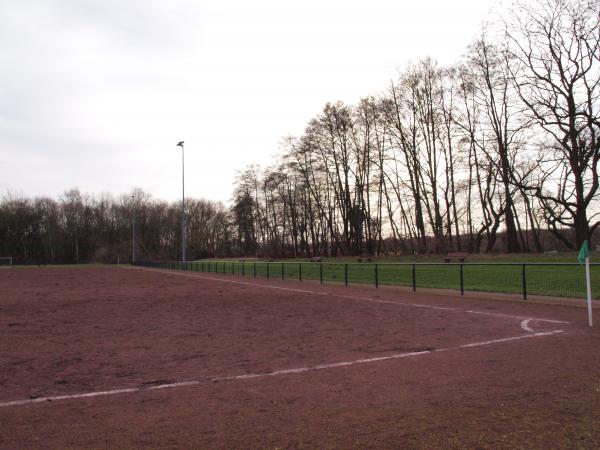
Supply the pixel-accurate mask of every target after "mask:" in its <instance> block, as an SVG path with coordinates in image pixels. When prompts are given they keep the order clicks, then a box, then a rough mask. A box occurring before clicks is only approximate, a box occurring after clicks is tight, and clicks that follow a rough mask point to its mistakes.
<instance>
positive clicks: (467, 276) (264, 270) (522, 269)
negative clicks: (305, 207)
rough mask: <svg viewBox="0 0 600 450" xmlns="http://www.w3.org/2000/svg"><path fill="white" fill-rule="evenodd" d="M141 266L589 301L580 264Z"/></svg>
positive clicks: (595, 283) (595, 286) (595, 274)
mask: <svg viewBox="0 0 600 450" xmlns="http://www.w3.org/2000/svg"><path fill="white" fill-rule="evenodd" d="M135 265H138V266H144V267H156V268H163V269H171V270H185V271H192V272H206V273H217V274H227V275H238V276H240V277H252V278H256V277H266V278H279V279H282V280H285V279H294V280H299V281H302V280H318V281H320V282H321V283H324V282H337V283H344V284H345V285H348V284H371V285H374V286H375V287H379V286H380V285H389V286H407V287H410V288H412V290H413V291H415V292H416V291H417V289H418V288H438V289H452V290H456V291H458V292H460V293H461V294H464V293H465V291H479V292H498V293H507V294H517V295H520V296H521V297H522V298H523V299H524V300H526V299H527V298H528V296H530V295H539V296H554V297H568V298H581V299H583V298H585V297H586V284H585V283H586V281H585V267H584V266H581V265H579V264H577V263H347V262H263V261H256V262H254V261H191V262H174V261H163V262H153V261H152V262H149V261H145V262H136V263H135ZM590 271H591V280H592V283H591V284H592V297H593V298H594V299H600V264H591V267H590Z"/></svg>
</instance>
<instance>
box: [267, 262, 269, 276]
mask: <svg viewBox="0 0 600 450" xmlns="http://www.w3.org/2000/svg"><path fill="white" fill-rule="evenodd" d="M267 278H269V263H267Z"/></svg>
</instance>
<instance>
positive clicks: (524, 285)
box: [521, 264, 527, 300]
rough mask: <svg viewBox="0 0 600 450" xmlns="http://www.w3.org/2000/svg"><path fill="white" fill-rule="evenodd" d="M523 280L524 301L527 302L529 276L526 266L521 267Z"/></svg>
mask: <svg viewBox="0 0 600 450" xmlns="http://www.w3.org/2000/svg"><path fill="white" fill-rule="evenodd" d="M521 278H522V279H523V300H527V275H526V274H525V264H523V265H522V266H521Z"/></svg>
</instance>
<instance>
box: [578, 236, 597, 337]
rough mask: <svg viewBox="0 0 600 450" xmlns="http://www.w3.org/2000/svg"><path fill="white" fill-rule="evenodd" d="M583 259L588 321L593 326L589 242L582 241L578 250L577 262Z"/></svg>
mask: <svg viewBox="0 0 600 450" xmlns="http://www.w3.org/2000/svg"><path fill="white" fill-rule="evenodd" d="M584 259H585V281H586V285H587V304H588V322H589V324H590V327H593V326H594V321H593V319H592V284H591V282H590V255H589V243H588V241H583V245H582V246H581V249H580V250H579V263H580V264H581V263H582V262H583V260H584Z"/></svg>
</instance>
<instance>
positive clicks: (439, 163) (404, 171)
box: [232, 0, 600, 256]
mask: <svg viewBox="0 0 600 450" xmlns="http://www.w3.org/2000/svg"><path fill="white" fill-rule="evenodd" d="M493 29H496V30H497V28H494V27H490V28H489V29H488V30H486V31H484V32H483V33H482V34H481V36H480V37H479V39H477V40H476V41H475V42H473V44H472V45H471V46H470V47H469V49H468V51H467V52H466V55H465V57H464V58H463V60H462V61H460V62H459V63H458V64H456V65H454V66H452V67H439V66H438V65H437V63H436V62H435V61H434V60H432V59H429V58H426V59H423V60H421V61H419V62H418V63H416V64H414V65H411V66H410V67H408V68H406V69H405V70H404V71H403V72H402V73H400V74H399V76H398V78H397V79H396V80H394V81H393V82H391V83H390V85H389V87H388V89H387V90H386V92H384V93H383V94H381V95H379V96H378V97H368V98H364V99H362V100H361V101H360V102H359V103H358V105H346V104H344V103H341V102H337V103H333V104H327V105H326V106H325V108H324V109H323V111H322V112H321V113H320V114H318V115H317V116H316V117H315V118H314V119H312V120H311V121H310V122H309V123H308V125H307V127H306V129H305V131H304V133H303V134H302V135H301V136H297V137H288V138H286V139H285V143H284V145H283V148H282V153H281V156H280V157H279V158H278V160H277V161H276V163H275V164H274V165H273V166H272V167H269V168H266V169H264V170H262V169H260V168H258V167H255V166H251V167H249V168H247V169H246V170H245V171H243V172H242V173H240V174H239V176H238V178H237V181H236V188H235V192H234V199H233V200H234V204H233V207H232V219H233V223H234V225H235V238H236V239H235V241H236V246H237V251H238V252H239V253H243V254H254V253H265V254H266V253H269V254H272V255H289V256H295V255H317V254H331V255H337V254H358V253H363V252H368V253H384V252H391V251H394V252H397V251H400V252H427V251H433V252H446V251H451V250H463V251H470V252H480V251H493V250H502V251H507V252H519V251H542V250H544V242H545V240H547V239H546V238H545V237H546V236H547V235H549V234H550V235H551V236H553V238H554V240H558V242H560V243H561V246H562V247H563V248H569V249H574V248H577V247H578V246H580V245H581V243H582V242H583V241H584V240H586V239H588V240H589V239H591V238H592V236H593V234H594V232H595V231H596V229H597V228H598V226H599V225H600V221H599V220H598V214H599V208H598V200H599V199H598V161H599V159H600V123H599V119H598V117H599V116H598V113H599V110H600V103H599V96H600V86H599V83H600V4H599V3H598V2H590V1H586V0H537V1H531V2H526V3H516V4H515V5H514V6H513V9H512V10H511V12H510V13H509V14H508V15H507V16H506V17H505V18H504V19H503V23H502V33H498V31H490V30H493ZM500 236H501V238H502V239H500V240H499V237H500Z"/></svg>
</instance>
